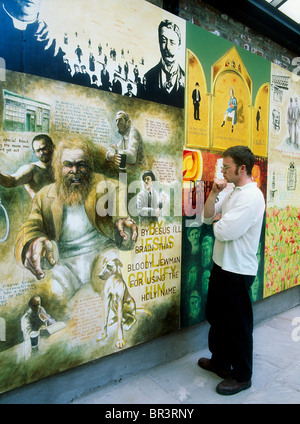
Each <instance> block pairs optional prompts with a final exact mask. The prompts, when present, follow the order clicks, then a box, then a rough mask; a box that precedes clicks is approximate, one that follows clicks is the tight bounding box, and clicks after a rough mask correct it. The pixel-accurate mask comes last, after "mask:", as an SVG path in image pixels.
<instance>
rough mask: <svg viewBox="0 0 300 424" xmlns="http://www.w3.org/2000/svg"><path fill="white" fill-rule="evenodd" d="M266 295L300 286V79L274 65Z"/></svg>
mask: <svg viewBox="0 0 300 424" xmlns="http://www.w3.org/2000/svg"><path fill="white" fill-rule="evenodd" d="M271 78H272V79H271V82H272V84H271V99H270V126H269V132H270V139H269V169H268V182H269V183H268V197H267V199H268V203H267V228H266V265H265V278H266V279H267V281H268V282H267V284H266V285H265V290H264V295H265V296H270V295H272V294H274V293H277V292H280V291H282V290H285V289H288V288H290V287H293V286H295V285H297V284H299V241H300V225H299V220H300V190H299V166H300V148H299V125H300V124H299V122H300V111H299V106H298V99H299V97H300V85H299V82H300V80H299V77H298V76H297V75H295V74H292V73H290V72H288V71H286V70H284V69H282V68H280V67H279V66H276V65H273V64H272V77H271Z"/></svg>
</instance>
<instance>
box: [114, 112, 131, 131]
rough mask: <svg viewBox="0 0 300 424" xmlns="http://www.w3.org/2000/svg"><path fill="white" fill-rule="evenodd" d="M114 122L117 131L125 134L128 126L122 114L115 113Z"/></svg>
mask: <svg viewBox="0 0 300 424" xmlns="http://www.w3.org/2000/svg"><path fill="white" fill-rule="evenodd" d="M116 124H117V128H118V133H119V134H121V135H124V134H126V131H127V129H128V127H129V125H128V122H126V119H125V118H124V116H123V115H117V116H116Z"/></svg>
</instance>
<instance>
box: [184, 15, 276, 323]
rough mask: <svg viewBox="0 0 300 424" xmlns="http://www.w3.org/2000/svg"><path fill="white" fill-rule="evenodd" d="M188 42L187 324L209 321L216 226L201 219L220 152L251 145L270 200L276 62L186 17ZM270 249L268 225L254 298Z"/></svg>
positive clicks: (259, 290) (257, 296)
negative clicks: (273, 67)
mask: <svg viewBox="0 0 300 424" xmlns="http://www.w3.org/2000/svg"><path fill="white" fill-rule="evenodd" d="M186 46H187V84H186V111H185V120H186V134H185V146H186V148H185V150H184V152H183V224H182V230H183V236H182V261H183V264H184V266H183V268H182V281H181V293H182V299H181V326H182V327H187V326H189V325H193V324H195V323H198V322H201V321H203V320H204V319H205V303H206V296H207V282H208V279H209V276H210V272H211V269H212V259H211V258H212V249H213V244H214V235H213V231H212V226H208V225H206V224H204V223H203V222H202V212H203V206H204V203H205V200H206V198H207V196H208V194H209V192H210V190H211V188H212V184H213V181H214V179H215V178H222V173H221V166H222V151H224V150H225V149H227V148H228V147H230V146H234V145H238V144H242V145H247V146H249V147H250V148H251V149H252V151H253V152H254V154H255V155H256V162H255V166H254V167H253V172H252V178H253V181H256V182H257V184H258V186H259V187H260V189H261V190H262V192H263V194H264V197H265V199H266V196H267V167H268V161H267V146H268V144H267V141H268V123H269V114H268V110H269V94H270V63H268V62H266V61H265V60H264V59H262V58H259V57H257V56H255V55H253V54H250V53H249V52H245V51H244V50H243V49H240V48H238V47H235V46H233V45H232V44H231V43H230V42H228V41H226V40H223V39H221V38H218V37H217V36H215V35H213V34H210V33H208V32H207V31H204V30H203V29H201V28H199V27H196V26H195V25H191V24H188V23H187V34H186ZM196 82H198V83H199V85H198V88H199V90H200V93H201V101H200V106H199V120H198V119H195V117H197V115H194V113H195V107H194V98H193V95H192V94H193V90H195V89H196V88H197V86H196ZM202 99H203V100H204V102H203V105H202ZM196 111H198V105H197V108H196ZM220 195H222V193H221V194H220ZM264 247H265V224H264V225H263V228H262V233H261V239H260V244H259V251H258V254H257V255H258V261H259V269H258V274H257V277H256V279H255V282H254V284H253V285H252V292H251V298H252V301H253V302H255V301H257V300H259V299H261V298H262V297H263V287H264ZM193 252H194V254H193Z"/></svg>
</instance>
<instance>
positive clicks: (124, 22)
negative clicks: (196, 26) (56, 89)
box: [0, 0, 185, 108]
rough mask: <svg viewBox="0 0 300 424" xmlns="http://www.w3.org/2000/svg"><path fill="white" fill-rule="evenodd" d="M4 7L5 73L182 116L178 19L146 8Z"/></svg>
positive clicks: (113, 2) (133, 2)
mask: <svg viewBox="0 0 300 424" xmlns="http://www.w3.org/2000/svg"><path fill="white" fill-rule="evenodd" d="M1 3H4V5H3V7H1V10H0V24H1V25H0V27H1V33H0V38H1V40H6V41H5V43H4V42H3V43H1V46H0V57H2V58H3V59H4V60H5V62H6V67H7V69H10V70H14V71H18V72H24V73H28V74H33V75H39V76H43V77H47V78H51V79H56V80H60V81H66V82H73V83H75V84H79V85H85V86H89V87H90V86H92V87H95V88H100V89H102V90H105V91H113V92H115V93H118V94H122V95H126V96H130V97H132V96H134V97H139V98H142V99H147V100H151V101H155V102H159V103H163V104H168V105H172V106H177V107H180V108H183V106H184V86H185V21H183V20H182V19H179V18H178V17H177V16H174V15H171V14H170V13H168V12H165V11H163V10H161V9H158V8H156V7H154V6H152V5H151V4H149V3H147V2H144V1H143V0H142V1H140V0H130V1H128V2H126V6H125V5H124V2H122V1H121V0H110V1H109V2H107V1H103V0H100V1H93V0H90V1H88V2H85V3H83V2H82V1H80V0H76V1H71V0H66V1H64V2H61V1H59V0H51V1H45V2H42V1H41V0H34V1H33V2H30V5H27V4H26V3H27V2H11V1H7V0H5V1H4V2H1ZM17 3H18V4H19V3H21V4H22V6H21V7H22V11H21V13H22V15H23V17H22V19H23V21H20V20H18V19H12V17H17V18H18V17H19V19H20V16H21V13H20V11H19V8H20V5H16V4H17ZM23 3H24V5H23ZM54 10H55V12H56V13H53V11H54ZM70 11H71V13H70ZM37 13H38V15H37ZM27 22H28V24H27Z"/></svg>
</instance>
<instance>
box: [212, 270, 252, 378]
mask: <svg viewBox="0 0 300 424" xmlns="http://www.w3.org/2000/svg"><path fill="white" fill-rule="evenodd" d="M254 278H255V276H252V275H250V276H249V275H241V274H235V273H232V272H228V271H224V270H222V268H220V267H219V266H217V265H216V264H214V267H213V269H212V272H211V276H210V281H209V288H208V296H207V304H206V318H207V321H208V322H209V324H210V330H209V336H208V347H209V350H210V351H211V353H212V357H211V360H212V362H213V363H214V364H215V365H216V366H217V367H219V368H221V369H223V370H227V371H231V376H232V377H233V378H234V379H235V380H237V381H238V382H246V381H249V380H250V379H251V376H252V361H253V312H252V303H251V299H250V293H249V291H250V287H251V285H252V284H253V281H254Z"/></svg>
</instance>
